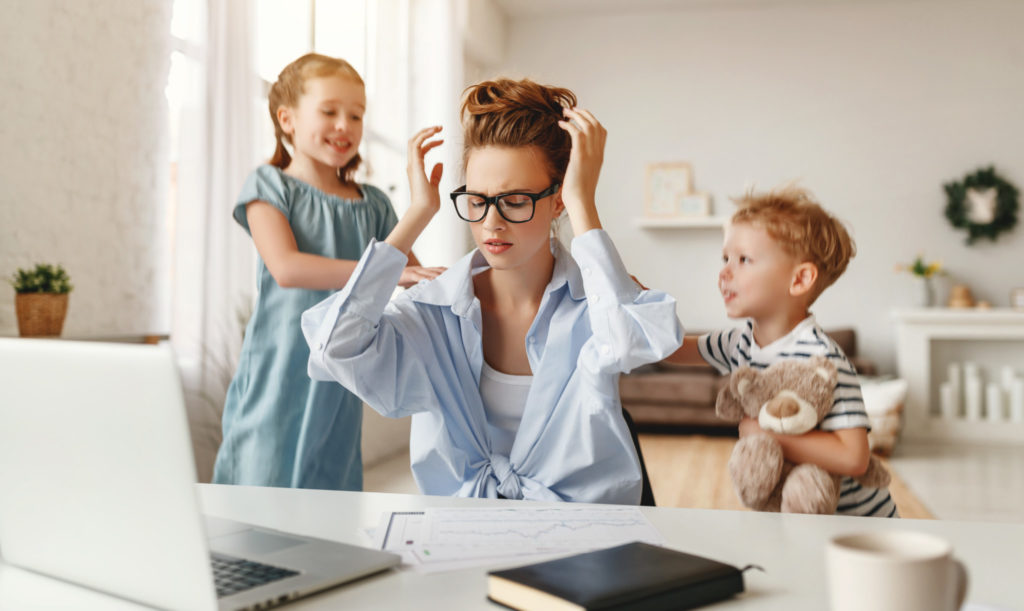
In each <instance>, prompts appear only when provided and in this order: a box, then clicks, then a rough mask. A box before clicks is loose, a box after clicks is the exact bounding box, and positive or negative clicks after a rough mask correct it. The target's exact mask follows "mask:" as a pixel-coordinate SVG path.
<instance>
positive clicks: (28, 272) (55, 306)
mask: <svg viewBox="0 0 1024 611" xmlns="http://www.w3.org/2000/svg"><path fill="white" fill-rule="evenodd" d="M11 284H12V285H14V292H15V293H16V294H15V296H14V309H15V311H16V312H17V315H18V334H19V335H21V336H22V337H36V336H47V335H51V336H52V335H60V332H61V329H62V328H63V327H64V316H65V315H66V314H67V312H68V293H70V292H71V289H72V288H74V287H72V286H71V279H70V278H69V277H68V273H67V272H66V271H64V268H63V267H61V266H60V265H48V264H45V263H39V264H37V265H36V266H35V268H30V269H18V271H17V272H15V273H14V276H13V278H12V279H11Z"/></svg>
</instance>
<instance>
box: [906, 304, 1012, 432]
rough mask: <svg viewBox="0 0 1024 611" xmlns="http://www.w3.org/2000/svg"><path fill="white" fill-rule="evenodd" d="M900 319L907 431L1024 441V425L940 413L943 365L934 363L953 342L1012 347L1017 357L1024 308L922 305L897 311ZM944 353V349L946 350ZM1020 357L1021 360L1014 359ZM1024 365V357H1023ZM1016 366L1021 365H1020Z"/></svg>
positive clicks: (965, 344)
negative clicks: (1014, 345)
mask: <svg viewBox="0 0 1024 611" xmlns="http://www.w3.org/2000/svg"><path fill="white" fill-rule="evenodd" d="M893 318H894V319H895V320H896V352H897V359H896V361H897V368H898V370H899V376H900V377H901V378H903V379H905V380H906V381H907V398H906V404H905V414H906V417H907V421H906V426H905V427H904V429H903V435H904V437H907V438H914V439H930V440H959V441H972V442H983V443H991V442H1008V443H1013V442H1016V443H1024V423H1020V422H1012V421H987V420H981V421H972V420H967V419H965V418H956V419H949V418H944V417H942V416H941V415H939V414H938V410H937V409H936V407H937V406H936V405H935V403H936V396H937V393H936V392H935V389H936V388H937V386H938V384H939V382H941V381H942V380H941V379H940V375H941V374H940V372H941V371H942V367H940V366H939V363H933V360H934V359H936V358H937V357H936V349H937V348H938V347H940V346H943V345H947V347H948V344H952V343H955V344H958V345H960V344H963V346H964V347H963V348H961V350H967V348H968V347H969V346H970V345H972V344H974V345H978V344H982V345H985V344H991V343H992V342H995V343H998V344H1001V345H1006V346H1007V348H1005V350H1008V351H1010V353H1012V354H1014V355H1016V354H1019V352H1018V351H1017V349H1016V348H1012V347H1011V346H1010V345H1009V344H1010V343H1012V344H1019V345H1020V346H1021V350H1020V352H1024V312H1021V311H1017V310H1011V309H1009V308H994V309H991V310H978V309H968V310H961V309H954V308H917V309H908V310H897V311H895V312H893ZM940 352H942V350H940ZM1014 360H1015V359H1014ZM1021 362H1022V363H1024V361H1021ZM1002 364H1015V365H1016V366H1017V368H1020V364H1017V363H1008V362H1005V361H1003V362H1002Z"/></svg>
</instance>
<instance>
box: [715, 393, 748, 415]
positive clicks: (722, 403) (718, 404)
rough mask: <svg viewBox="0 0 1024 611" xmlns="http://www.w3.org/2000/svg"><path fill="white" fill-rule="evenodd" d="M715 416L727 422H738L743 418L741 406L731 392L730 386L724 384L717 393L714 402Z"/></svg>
mask: <svg viewBox="0 0 1024 611" xmlns="http://www.w3.org/2000/svg"><path fill="white" fill-rule="evenodd" d="M715 415H716V416H718V417H719V418H721V419H722V420H725V421H728V422H739V421H740V419H741V418H742V417H743V406H742V405H741V404H740V401H739V399H737V398H736V395H735V394H734V393H733V392H732V384H725V385H724V386H722V389H721V390H719V391H718V398H717V399H716V400H715Z"/></svg>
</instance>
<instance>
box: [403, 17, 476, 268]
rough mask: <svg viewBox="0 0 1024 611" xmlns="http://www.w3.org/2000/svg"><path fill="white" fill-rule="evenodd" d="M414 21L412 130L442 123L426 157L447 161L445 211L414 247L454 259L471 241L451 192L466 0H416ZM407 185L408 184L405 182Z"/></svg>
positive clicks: (455, 179) (458, 175)
mask: <svg viewBox="0 0 1024 611" xmlns="http://www.w3.org/2000/svg"><path fill="white" fill-rule="evenodd" d="M412 9H413V10H412V11H411V27H410V53H409V57H410V64H411V65H410V70H409V75H410V76H409V97H408V110H409V113H408V116H409V130H408V133H409V135H410V136H411V135H412V134H413V133H414V132H416V131H417V130H419V129H421V128H424V127H427V126H430V125H438V124H440V125H442V126H443V127H444V129H443V130H442V132H441V136H442V137H443V138H444V141H445V143H444V146H442V147H441V148H440V151H439V154H438V155H437V156H436V157H435V158H433V159H431V158H430V157H428V160H427V163H428V171H429V167H432V165H433V163H434V162H437V161H441V162H443V163H444V176H443V177H442V179H441V212H440V213H439V214H438V215H437V216H435V217H434V220H432V221H431V222H430V225H429V226H428V227H427V229H426V231H424V232H423V235H422V236H421V237H420V238H419V240H417V241H416V245H415V247H414V250H415V251H416V253H417V256H418V257H419V258H420V260H421V261H423V263H424V264H425V265H451V264H452V263H454V262H455V261H457V260H458V259H459V258H460V257H462V255H464V254H466V252H468V250H469V246H470V243H471V241H470V234H469V230H468V228H467V226H466V223H464V222H463V221H461V220H460V219H459V218H458V217H457V216H456V215H455V213H454V211H453V210H452V209H451V204H450V203H449V202H450V201H451V200H450V199H448V193H450V192H451V191H453V190H454V189H455V188H456V187H458V186H460V185H461V184H462V180H463V172H462V167H461V166H462V129H461V127H460V124H459V104H460V103H461V101H462V90H463V89H464V88H465V74H464V68H463V40H464V32H463V24H464V23H465V21H466V16H465V11H466V10H467V7H466V5H465V4H464V3H463V2H461V1H460V0H414V1H413V2H412ZM406 189H408V186H407V185H406Z"/></svg>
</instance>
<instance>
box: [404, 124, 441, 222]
mask: <svg viewBox="0 0 1024 611" xmlns="http://www.w3.org/2000/svg"><path fill="white" fill-rule="evenodd" d="M440 131H441V126H439V125H436V126H434V127H428V128H426V129H421V130H420V131H418V132H416V135H415V136H413V137H412V138H411V139H410V140H409V153H408V154H409V161H408V165H407V166H406V173H407V174H408V175H409V194H410V198H411V199H410V205H411V207H413V208H420V209H424V210H427V211H430V213H431V214H433V213H436V212H437V211H438V210H440V208H441V195H440V193H439V192H438V185H439V184H440V183H441V174H442V172H443V166H442V164H440V163H437V164H434V167H433V168H432V169H431V170H430V175H429V176H427V172H426V168H425V167H424V157H426V155H427V153H428V152H429V151H430V150H431V149H433V148H435V147H438V146H440V145H441V144H442V143H443V142H444V140H431V139H430V138H432V137H433V136H436V135H437V134H438V132H440Z"/></svg>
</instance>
